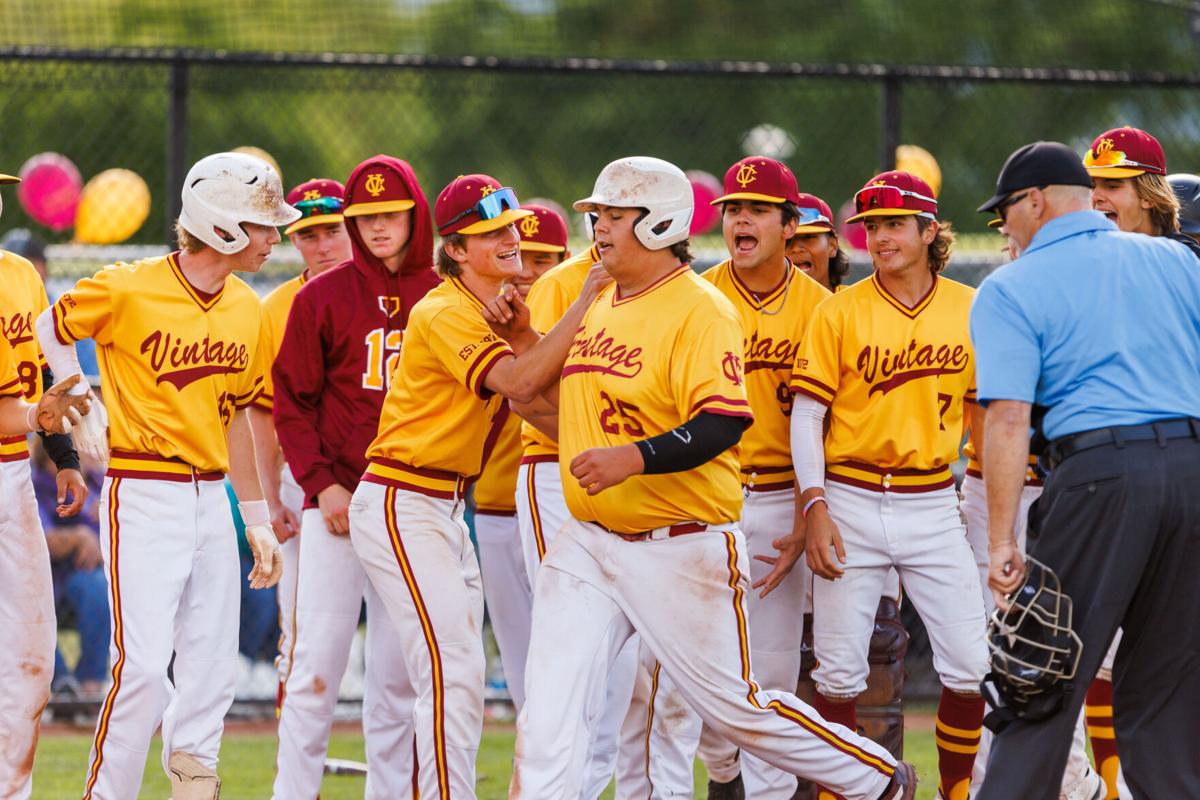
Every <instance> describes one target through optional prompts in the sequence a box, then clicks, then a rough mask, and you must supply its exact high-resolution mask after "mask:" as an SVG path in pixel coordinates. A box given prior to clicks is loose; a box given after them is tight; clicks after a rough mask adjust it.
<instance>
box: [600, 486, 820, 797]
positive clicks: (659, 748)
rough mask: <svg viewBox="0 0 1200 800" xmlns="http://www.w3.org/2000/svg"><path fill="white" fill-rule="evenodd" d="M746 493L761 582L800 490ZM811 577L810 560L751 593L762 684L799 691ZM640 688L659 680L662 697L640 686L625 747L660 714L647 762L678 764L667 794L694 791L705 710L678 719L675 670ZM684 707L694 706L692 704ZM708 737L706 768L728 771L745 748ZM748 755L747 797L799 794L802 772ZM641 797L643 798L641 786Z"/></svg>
mask: <svg viewBox="0 0 1200 800" xmlns="http://www.w3.org/2000/svg"><path fill="white" fill-rule="evenodd" d="M745 495H746V496H745V501H744V502H743V504H742V519H741V523H740V524H741V529H742V531H743V532H744V535H745V537H746V544H747V546H748V547H749V549H750V582H751V583H754V582H755V581H757V580H759V579H760V578H762V577H765V576H766V575H767V574H768V573H770V571H771V566H770V565H769V564H766V563H764V562H762V561H758V560H756V559H755V558H754V557H755V556H760V555H761V556H774V555H776V554H777V551H776V550H775V547H774V544H773V543H774V541H775V540H776V539H778V538H780V537H781V536H786V535H787V534H789V533H791V531H792V524H793V522H794V520H795V511H796V503H795V493H794V492H793V490H792V489H790V488H788V489H783V490H776V491H769V492H756V491H753V490H751V491H747V492H746V493H745ZM810 580H811V573H810V572H809V570H808V565H807V564H806V563H805V562H804V560H803V559H802V560H800V561H798V562H797V563H796V566H795V568H794V569H793V570H792V571H791V573H790V574H789V575H788V576H787V577H786V578H784V580H783V581H782V582H781V583H780V584H779V586H778V587H776V588H775V590H774V591H773V592H771V593H770V594H769V595H767V596H766V597H765V598H763V597H759V590H752V591H751V592H750V593H749V594H748V595H747V598H746V600H747V610H748V612H749V614H750V620H749V627H750V661H751V666H752V668H753V671H754V674H755V676H757V677H758V679H759V685H760V686H762V687H763V688H765V689H775V690H779V691H784V692H795V691H796V682H797V679H798V678H799V675H800V646H801V639H802V638H803V635H804V625H803V623H802V620H803V615H804V612H805V603H806V596H807V593H808V589H809V585H810ZM650 661H651V664H650V668H651V669H653V668H654V663H653V658H651V659H650ZM638 686H639V689H641V690H642V691H648V690H649V689H650V688H651V687H652V686H653V688H654V689H655V690H656V691H655V693H654V694H655V697H656V699H657V700H658V702H657V703H656V704H655V706H651V705H650V704H649V703H648V698H646V697H638V696H637V691H636V690H635V700H634V701H633V703H631V706H630V708H631V712H630V717H634V716H635V715H636V716H637V717H638V718H637V719H636V720H632V719H629V718H627V720H626V726H627V727H628V728H629V733H630V737H629V739H628V740H626V739H625V734H622V739H623V745H622V747H624V746H625V745H624V742H625V741H629V742H630V743H633V739H632V730H633V729H634V728H636V727H641V728H644V727H646V726H647V717H648V715H650V714H652V715H653V719H654V720H656V721H657V722H656V723H655V724H653V725H650V728H651V733H650V735H649V736H648V737H643V742H644V743H646V744H648V745H649V746H650V748H651V749H650V753H648V754H646V755H645V759H644V760H646V761H647V762H648V763H650V764H652V765H654V764H659V763H661V762H663V761H672V760H673V761H675V762H677V763H676V764H675V765H674V766H672V767H666V766H663V767H661V768H660V772H661V773H662V775H661V777H660V778H659V780H658V781H657V785H658V786H660V787H665V786H670V789H669V790H668V791H669V792H673V794H671V793H664V794H662V795H661V796H663V797H667V796H680V793H681V792H683V791H684V790H685V788H686V791H687V792H689V793H690V792H691V789H692V759H693V757H694V756H695V754H696V751H697V744H698V742H699V741H700V740H701V736H700V716H699V715H698V714H696V712H694V711H692V712H691V714H692V719H693V721H692V724H690V725H684V724H683V723H682V722H680V721H677V720H676V719H675V717H676V716H677V714H676V713H675V712H674V709H675V707H676V706H678V705H679V703H678V702H676V700H675V699H674V698H673V697H672V695H673V694H675V693H676V692H677V690H676V689H675V685H674V682H673V681H672V680H671V679H670V676H669V675H660V676H659V680H657V681H651V680H648V679H647V678H646V677H645V676H643V677H642V679H641V680H640V681H639V684H638ZM635 706H636V710H635ZM684 708H685V709H686V706H684ZM658 723H661V724H662V725H664V726H667V727H669V728H671V729H672V731H671V732H668V731H659V730H656V729H655V728H656V727H657V725H658ZM681 729H682V730H685V731H686V734H683V735H677V734H675V733H674V732H673V731H674V730H681ZM704 741H705V747H704V749H703V751H702V752H701V756H702V757H703V758H704V759H705V766H706V767H707V766H708V760H709V759H711V760H712V762H713V765H714V767H715V769H714V770H713V772H714V773H717V774H719V773H721V772H722V765H724V764H729V763H731V762H737V761H738V760H739V759H738V748H737V746H736V745H735V744H733V743H732V742H729V741H722V740H721V738H720V737H717V736H708V737H705V738H704ZM740 761H741V766H740V770H741V774H742V783H743V785H744V786H745V790H746V796H747V797H754V798H761V800H791V797H792V795H793V794H795V793H796V776H795V775H792V774H791V773H789V772H785V771H784V770H781V769H779V768H777V767H773V766H771V765H770V764H768V763H767V762H765V761H763V760H762V759H760V758H758V757H757V756H755V755H753V754H751V753H746V754H745V755H744V756H743V757H742V758H741V759H740ZM651 771H653V770H651ZM735 775H736V773H735ZM671 776H674V778H675V781H674V782H672V783H670V784H668V783H667V781H669V780H672V777H671ZM729 779H732V777H730V778H729ZM678 781H685V783H679V782H678ZM629 796H633V795H632V794H631V795H629ZM638 796H641V793H640V792H639V794H638ZM655 796H660V795H655Z"/></svg>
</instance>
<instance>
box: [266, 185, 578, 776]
mask: <svg viewBox="0 0 1200 800" xmlns="http://www.w3.org/2000/svg"><path fill="white" fill-rule="evenodd" d="M434 214H435V217H436V219H437V223H438V233H439V234H440V235H441V237H442V243H441V245H440V246H439V248H438V252H437V267H438V273H439V274H440V275H442V277H443V278H444V280H443V281H442V283H441V285H440V286H438V287H437V288H436V289H434V290H432V291H431V292H429V294H427V295H426V296H425V297H424V299H422V300H421V301H420V302H418V303H417V304H416V306H415V307H414V308H413V309H412V312H411V314H410V317H409V325H408V329H407V331H406V332H405V342H404V347H403V348H402V349H401V351H400V359H399V362H398V363H397V365H396V367H395V372H394V373H393V379H392V381H391V386H390V388H389V390H388V395H387V399H386V401H385V402H384V406H383V413H382V415H381V417H380V420H379V435H378V436H377V437H376V439H375V441H374V442H373V443H372V444H371V446H370V448H369V449H368V451H367V456H368V458H369V460H370V463H369V465H368V466H367V470H366V473H365V474H364V475H363V479H362V482H361V483H360V484H359V485H358V488H357V489H356V490H355V493H354V500H353V502H352V503H351V505H350V540H351V543H352V544H353V546H354V551H355V552H356V553H357V554H358V557H359V559H360V560H361V561H362V564H363V568H364V569H365V570H366V573H367V577H368V578H369V579H370V581H371V583H372V584H373V585H374V587H375V589H376V591H377V592H378V593H379V596H380V599H381V600H382V601H383V604H384V605H385V606H386V608H387V610H388V613H389V615H390V616H391V618H392V620H393V621H394V622H395V624H396V626H397V627H398V628H399V629H400V632H401V635H402V638H403V642H404V647H403V652H404V663H405V665H406V666H407V668H408V674H409V675H410V676H411V678H412V681H413V685H414V686H415V687H416V691H417V701H416V708H415V711H414V717H415V720H416V727H417V734H416V742H417V760H418V765H419V770H418V782H419V788H420V793H421V797H423V798H441V800H449V798H451V797H453V798H456V800H457V799H458V798H472V797H474V796H475V755H476V752H477V751H478V749H479V739H480V735H481V734H482V728H483V670H484V659H483V642H482V625H483V593H482V587H481V585H480V576H479V566H478V562H477V560H476V558H475V549H474V548H473V547H472V546H471V542H470V538H469V535H468V532H467V528H466V525H465V524H464V522H463V492H464V490H465V488H466V485H467V482H468V481H470V480H472V479H474V478H475V476H477V475H478V474H479V472H480V470H481V468H482V465H483V464H484V463H485V461H486V460H487V455H488V453H489V451H490V450H491V449H492V447H493V446H494V444H495V440H496V438H497V437H498V436H499V433H500V430H501V429H502V428H503V425H504V420H505V418H506V416H507V410H508V406H507V403H506V402H505V398H512V399H516V400H519V401H523V402H528V401H530V400H532V399H533V398H534V397H535V396H536V395H537V394H539V393H540V392H541V391H543V390H544V389H545V388H546V387H547V386H549V385H550V384H551V383H552V382H553V380H554V379H555V377H557V375H558V372H559V369H560V368H561V365H562V361H563V359H564V358H565V356H566V350H567V347H568V346H569V345H570V340H571V334H572V333H573V332H574V331H575V329H576V328H577V327H578V326H579V322H580V319H581V317H582V315H583V307H584V306H586V304H587V303H588V302H589V301H590V300H591V299H592V297H594V296H595V291H594V289H593V290H590V291H589V289H588V288H587V285H586V284H585V288H584V291H583V293H582V294H581V295H580V299H579V300H578V301H577V304H576V306H573V307H572V309H571V310H570V311H569V312H568V313H567V314H566V315H565V316H564V317H563V320H562V322H560V323H559V324H558V325H557V326H555V328H554V329H553V330H551V331H549V332H548V333H547V334H546V336H545V337H544V338H543V339H541V340H537V337H536V336H534V335H529V336H526V337H524V338H523V339H522V340H521V341H519V342H517V343H515V346H513V347H510V345H508V344H506V343H505V342H504V341H501V340H500V339H499V338H498V337H497V336H496V335H495V334H493V333H492V332H491V331H490V330H489V328H488V325H487V323H486V322H485V321H484V318H483V316H482V314H481V311H482V309H483V307H484V304H485V302H486V301H487V300H491V299H492V298H495V297H496V296H497V294H498V293H499V292H500V291H501V287H502V286H503V284H504V283H505V282H506V281H508V280H511V279H512V278H514V277H515V276H517V275H518V274H519V273H520V272H521V255H520V249H519V243H520V234H519V233H518V232H517V229H516V227H515V225H514V223H517V222H519V221H520V220H522V219H523V218H525V217H528V216H531V215H532V212H530V211H526V210H522V209H521V208H520V207H519V203H518V202H517V198H516V193H515V192H514V191H513V190H512V189H511V188H508V187H505V186H501V185H500V183H499V182H497V181H496V180H495V179H494V178H491V177H489V176H487V175H479V174H474V175H464V176H460V177H458V178H456V179H454V180H453V181H451V182H450V184H449V185H447V186H446V188H445V189H443V190H442V191H441V193H440V194H439V195H438V199H437V203H436V205H435V208H434ZM504 291H505V292H506V294H507V295H508V296H513V297H515V296H516V290H515V289H514V288H512V287H511V286H509V287H504ZM514 302H516V303H517V305H518V306H519V307H520V308H522V309H523V308H524V306H523V304H521V303H520V301H519V300H516V301H514ZM523 318H524V319H525V320H528V314H527V313H526V312H523ZM303 540H304V539H303V536H302V537H301V542H303ZM301 563H302V564H303V555H302V556H301ZM285 702H286V701H285Z"/></svg>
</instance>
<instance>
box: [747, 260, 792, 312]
mask: <svg viewBox="0 0 1200 800" xmlns="http://www.w3.org/2000/svg"><path fill="white" fill-rule="evenodd" d="M793 269H794V267H793V266H792V264H791V262H790V261H789V262H788V269H787V272H786V273H785V274H784V277H783V297H782V298H780V300H779V308H777V309H775V310H774V311H767V307H766V305H765V304H764V303H761V302H759V300H758V297H757V296H756V295H755V294H754V292H750V300H751V301H752V302H753V303H754V307H755V308H756V309H758V311H759V313H761V314H765V315H766V316H768V317H774V316H775V315H777V314H779V313H780V312H781V311H783V309H784V306H786V305H787V299H788V292H790V291H791V290H792V270H793Z"/></svg>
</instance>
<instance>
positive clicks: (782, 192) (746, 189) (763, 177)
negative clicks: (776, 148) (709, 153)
mask: <svg viewBox="0 0 1200 800" xmlns="http://www.w3.org/2000/svg"><path fill="white" fill-rule="evenodd" d="M799 197H800V190H799V189H798V188H796V176H795V175H793V174H792V171H791V170H790V169H788V168H787V165H786V164H783V163H782V162H779V161H776V160H775V159H773V158H767V157H766V156H748V157H746V158H743V159H742V160H741V161H739V162H737V163H736V164H734V165H733V166H732V167H730V168H729V169H727V170H726V171H725V194H723V195H721V196H720V197H718V198H717V199H716V200H713V201H712V202H711V203H710V205H714V206H716V205H720V204H721V203H727V202H729V201H730V200H750V201H753V202H758V203H795V202H796V201H797V200H798V199H799Z"/></svg>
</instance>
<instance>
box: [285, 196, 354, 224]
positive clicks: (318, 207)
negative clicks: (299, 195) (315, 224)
mask: <svg viewBox="0 0 1200 800" xmlns="http://www.w3.org/2000/svg"><path fill="white" fill-rule="evenodd" d="M292 205H293V206H295V207H296V209H297V210H298V211H299V212H300V219H305V218H307V217H320V216H324V215H326V214H340V213H342V211H344V210H345V208H346V201H345V200H343V199H342V198H340V197H315V198H313V199H311V200H300V201H298V202H295V203H292Z"/></svg>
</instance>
